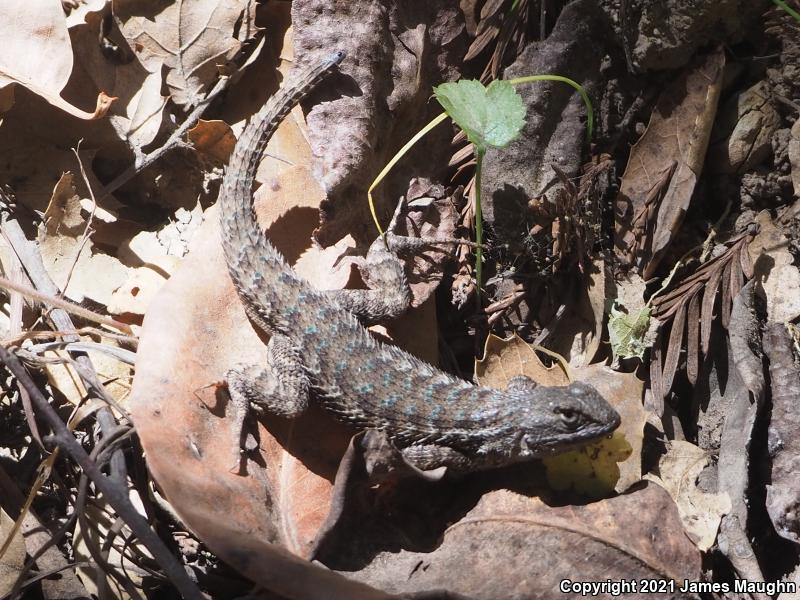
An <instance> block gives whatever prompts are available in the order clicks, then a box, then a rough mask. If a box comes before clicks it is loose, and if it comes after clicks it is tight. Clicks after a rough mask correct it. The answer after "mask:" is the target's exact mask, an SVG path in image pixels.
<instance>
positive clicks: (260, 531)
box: [130, 112, 436, 596]
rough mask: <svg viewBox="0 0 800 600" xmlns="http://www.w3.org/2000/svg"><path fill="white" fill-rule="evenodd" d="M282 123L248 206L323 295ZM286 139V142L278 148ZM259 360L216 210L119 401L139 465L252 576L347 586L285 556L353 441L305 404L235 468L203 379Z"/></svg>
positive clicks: (311, 216)
mask: <svg viewBox="0 0 800 600" xmlns="http://www.w3.org/2000/svg"><path fill="white" fill-rule="evenodd" d="M292 115H293V118H289V119H288V120H287V121H285V122H284V123H283V124H282V125H281V126H280V127H279V129H278V132H277V133H276V137H275V138H274V141H275V143H274V144H272V143H271V144H270V146H269V148H268V149H267V154H268V156H270V157H271V158H266V159H265V160H264V161H262V168H261V169H259V176H260V178H261V181H262V182H263V185H262V186H261V188H260V189H259V190H258V192H257V194H256V208H257V212H258V213H259V216H260V220H261V223H262V225H268V230H267V236H268V237H269V238H270V240H271V241H272V242H273V243H274V244H275V246H276V247H277V248H278V249H279V250H280V251H281V253H282V254H283V255H284V256H285V257H286V259H287V260H288V261H289V262H290V263H292V264H294V265H295V268H296V269H297V270H298V272H299V273H300V274H302V275H303V276H306V277H307V278H309V279H310V280H312V281H313V283H314V284H315V285H317V286H318V287H320V288H322V289H334V288H336V287H341V286H342V285H343V284H344V283H345V282H346V281H347V280H348V279H349V278H350V275H351V273H350V269H348V268H346V266H343V267H341V268H339V269H335V268H333V266H332V265H333V263H334V262H335V261H336V258H338V257H339V255H340V252H341V250H342V248H341V247H339V248H334V249H329V250H328V251H325V252H322V251H320V250H319V249H318V248H314V247H312V246H311V233H312V231H313V229H314V227H315V226H316V225H317V217H318V206H319V202H320V201H321V199H322V198H323V197H324V192H323V190H322V189H321V187H320V185H319V183H318V182H317V180H316V179H315V178H314V177H313V176H312V175H311V172H310V169H309V167H308V166H307V165H309V164H310V161H311V152H310V149H309V147H308V145H307V143H302V140H303V139H304V138H303V135H302V134H301V132H300V133H298V131H299V130H298V122H297V113H296V112H295V113H292ZM287 132H288V133H287ZM287 135H288V136H289V137H288V139H289V140H296V141H297V142H298V144H297V145H296V146H291V142H287V137H286V136H287ZM279 150H280V151H279ZM265 163H266V164H268V165H269V167H270V168H267V167H266V166H265ZM421 331H426V332H430V333H432V334H435V331H436V327H435V325H434V326H431V324H430V323H429V324H428V326H427V327H426V328H425V329H418V328H415V329H414V335H415V337H416V338H418V339H425V338H426V336H425V335H421V334H420V332H421ZM427 339H428V340H429V346H431V347H433V348H434V349H435V348H436V344H435V341H434V342H433V343H430V339H431V338H430V337H428V338H427ZM265 362H266V346H265V344H264V340H263V339H262V338H261V337H260V336H259V335H258V333H257V331H256V329H255V328H254V326H253V325H252V324H251V323H250V322H249V321H248V319H247V317H246V315H245V312H244V309H243V307H242V304H241V302H240V301H239V299H238V297H237V294H236V292H235V290H234V288H233V285H232V284H231V281H230V277H229V275H228V272H227V267H226V265H225V261H224V259H223V256H222V250H221V247H220V243H219V234H218V217H217V215H216V207H215V208H213V209H211V211H210V214H209V215H208V220H207V221H206V222H205V223H203V225H202V226H201V227H200V229H199V230H198V231H197V234H196V236H195V238H194V240H193V241H192V244H191V250H190V252H189V254H188V255H187V257H186V258H185V259H184V261H183V263H182V264H181V266H180V268H179V269H178V270H177V271H176V272H175V274H174V275H173V276H172V277H171V278H170V280H169V281H168V282H167V284H166V285H165V286H164V287H163V289H162V290H161V292H160V293H159V294H158V296H157V297H156V299H155V300H154V302H153V303H152V305H151V307H150V309H149V310H148V313H147V315H146V316H145V321H144V324H143V330H142V335H141V342H140V345H139V351H138V362H137V371H136V379H135V382H134V389H133V398H132V399H131V403H130V406H131V412H132V414H133V418H134V421H135V423H136V427H137V431H138V433H139V436H140V438H141V441H142V445H143V447H144V448H145V451H146V453H147V457H148V465H149V467H150V469H151V470H152V473H153V475H154V477H155V478H156V480H157V481H158V483H159V485H160V487H161V489H163V491H164V493H165V495H166V497H167V498H168V499H169V501H170V502H171V503H172V504H173V506H174V507H175V510H176V511H177V513H178V514H179V515H180V516H181V518H182V519H183V520H185V522H186V523H187V524H188V525H189V526H190V527H191V528H192V529H193V530H194V531H195V532H197V534H198V536H199V537H200V538H201V539H203V541H204V542H205V543H207V544H208V545H209V547H211V548H212V549H213V550H214V552H216V553H217V554H219V555H220V556H222V557H224V558H225V559H226V560H227V561H229V562H230V563H231V564H232V565H234V566H236V567H237V568H238V569H239V570H241V571H242V572H243V573H245V574H247V575H248V576H249V577H250V578H252V579H253V580H254V581H256V582H259V583H261V584H262V585H265V586H269V588H270V589H272V590H274V591H278V592H280V591H283V592H285V595H287V596H296V595H298V592H297V590H306V593H308V590H309V589H312V588H313V587H314V586H317V585H322V584H323V583H324V584H325V585H327V586H330V585H334V584H335V585H336V586H342V585H346V584H345V583H343V582H342V581H341V580H340V579H339V578H338V577H334V578H333V579H332V580H329V578H330V577H332V575H331V574H324V572H322V571H321V570H319V569H316V568H313V567H312V566H307V567H306V568H307V572H306V570H303V571H297V568H298V565H301V564H302V563H299V562H295V561H293V560H292V559H291V557H290V556H289V554H288V553H287V550H288V551H289V552H291V553H294V554H296V555H300V556H306V555H307V553H308V551H309V549H311V548H312V545H313V543H314V541H315V538H316V535H317V532H318V529H319V527H320V525H321V524H322V523H323V522H324V520H325V518H326V516H327V514H328V511H329V503H330V495H331V491H332V485H333V478H334V475H335V473H336V470H337V466H338V463H339V459H340V458H341V456H342V454H343V453H344V451H345V448H346V447H347V443H348V440H349V438H350V435H351V433H352V432H351V431H350V430H348V429H346V428H345V427H343V426H341V425H339V424H337V423H335V422H334V421H332V420H331V419H330V418H328V417H327V416H325V415H323V414H322V413H321V412H320V411H318V410H315V409H311V410H309V411H308V412H307V413H306V414H305V415H303V416H302V417H301V418H299V419H296V420H292V421H285V420H283V421H281V420H280V419H270V418H265V419H263V420H262V421H260V422H259V427H258V437H259V439H260V447H261V452H260V455H259V456H258V457H257V458H255V459H254V460H253V459H252V458H253V457H252V456H251V459H250V460H248V461H247V463H246V473H242V472H238V469H239V464H238V460H237V454H238V437H237V435H236V432H234V431H233V430H232V429H231V424H230V422H229V420H227V419H225V416H226V413H227V411H226V402H227V394H226V392H224V391H223V390H221V389H220V390H215V388H214V387H213V384H214V382H218V381H221V380H223V379H224V377H225V374H226V372H227V371H228V370H229V369H230V368H231V367H233V366H234V365H236V364H237V363H244V364H264V363H265ZM243 548H251V552H250V553H249V554H247V553H243ZM264 565H273V566H275V568H270V569H264V568H263V566H264ZM286 565H289V566H288V567H287V566H286ZM300 573H303V575H302V576H300ZM334 589H335V588H334ZM300 595H302V594H300Z"/></svg>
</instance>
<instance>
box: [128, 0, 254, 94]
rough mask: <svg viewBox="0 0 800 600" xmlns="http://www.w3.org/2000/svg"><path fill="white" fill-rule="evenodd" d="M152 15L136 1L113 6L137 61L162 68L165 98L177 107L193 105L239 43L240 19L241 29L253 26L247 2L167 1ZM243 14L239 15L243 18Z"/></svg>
mask: <svg viewBox="0 0 800 600" xmlns="http://www.w3.org/2000/svg"><path fill="white" fill-rule="evenodd" d="M159 8H160V10H159V11H158V12H155V13H154V14H151V13H150V12H149V11H148V12H147V14H143V13H142V12H141V8H140V7H139V6H137V3H136V2H132V3H127V4H123V5H121V6H119V7H115V11H114V16H115V17H116V18H117V19H119V21H120V30H121V31H122V34H123V35H124V37H125V39H126V40H127V41H128V43H129V44H130V45H131V47H135V48H136V56H137V59H138V61H139V62H140V63H141V64H142V66H144V68H145V69H147V71H149V72H150V73H155V72H157V71H160V70H161V67H162V65H163V66H164V67H166V70H167V77H166V84H167V86H168V87H169V90H170V97H171V99H172V101H173V102H175V104H177V105H178V106H181V107H191V106H196V105H197V104H198V103H199V102H200V100H202V98H203V95H204V93H205V92H206V91H208V89H209V88H210V85H211V84H212V83H214V82H215V81H216V80H217V78H218V77H219V74H220V66H224V65H225V64H226V63H227V61H228V60H230V59H231V58H232V57H233V56H234V55H235V54H236V52H238V51H239V49H240V47H241V44H240V42H239V40H237V39H236V37H234V32H235V31H236V28H237V26H238V22H239V20H240V19H241V22H242V23H243V26H242V31H241V34H242V35H245V36H247V37H252V36H253V35H254V34H255V32H256V30H255V27H254V23H255V19H254V17H255V14H254V12H251V11H254V10H255V7H254V6H251V5H250V4H249V3H246V2H219V1H218V0H212V1H210V2H203V3H198V4H192V5H188V4H186V3H175V4H167V5H162V6H160V7H159ZM243 17H244V18H243Z"/></svg>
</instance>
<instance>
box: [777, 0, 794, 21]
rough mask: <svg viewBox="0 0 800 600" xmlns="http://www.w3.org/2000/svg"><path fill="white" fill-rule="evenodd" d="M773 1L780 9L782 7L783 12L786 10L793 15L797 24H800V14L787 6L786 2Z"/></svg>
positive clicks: (781, 0)
mask: <svg viewBox="0 0 800 600" xmlns="http://www.w3.org/2000/svg"><path fill="white" fill-rule="evenodd" d="M772 1H773V2H774V3H775V4H777V5H778V6H779V7H781V8H782V9H783V10H785V11H786V12H787V13H789V14H790V15H792V16H793V17H794V18H795V19H796V20H797V22H798V23H800V13H799V12H797V11H796V10H795V9H793V8H792V7H791V6H789V5H788V4H786V2H784V1H783V0H772Z"/></svg>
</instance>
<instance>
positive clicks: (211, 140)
mask: <svg viewBox="0 0 800 600" xmlns="http://www.w3.org/2000/svg"><path fill="white" fill-rule="evenodd" d="M187 136H188V137H189V140H190V141H191V142H192V144H194V147H195V148H196V149H197V151H198V152H200V154H202V155H204V156H206V157H207V158H209V159H211V160H212V161H215V162H218V163H227V162H228V158H229V157H230V155H231V152H233V147H234V146H235V145H236V138H235V137H234V136H233V132H232V131H231V128H230V126H229V125H228V124H227V123H225V121H204V120H203V119H200V120H199V121H198V122H197V125H195V126H194V127H193V128H192V129H190V130H189V131H188V132H187Z"/></svg>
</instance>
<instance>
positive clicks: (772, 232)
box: [750, 210, 800, 323]
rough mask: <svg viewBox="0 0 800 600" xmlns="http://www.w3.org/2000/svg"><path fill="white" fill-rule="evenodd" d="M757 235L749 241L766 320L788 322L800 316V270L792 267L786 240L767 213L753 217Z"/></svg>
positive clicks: (792, 260) (790, 254)
mask: <svg viewBox="0 0 800 600" xmlns="http://www.w3.org/2000/svg"><path fill="white" fill-rule="evenodd" d="M756 223H758V225H759V232H758V234H757V235H756V237H755V238H754V239H753V241H752V242H750V258H751V260H752V261H753V264H754V269H755V275H756V277H758V278H759V279H760V280H761V285H762V287H763V289H764V293H765V294H766V296H767V318H768V320H769V321H772V322H774V323H787V322H791V321H794V320H795V319H796V318H797V317H798V316H800V270H798V268H797V267H796V266H795V265H794V264H793V262H794V258H793V257H792V253H791V252H789V240H788V239H786V237H785V236H784V235H783V233H782V232H781V230H780V229H778V227H776V226H775V223H774V222H773V221H772V217H771V216H770V214H769V211H768V210H763V211H761V212H760V213H759V214H758V216H757V217H756Z"/></svg>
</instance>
